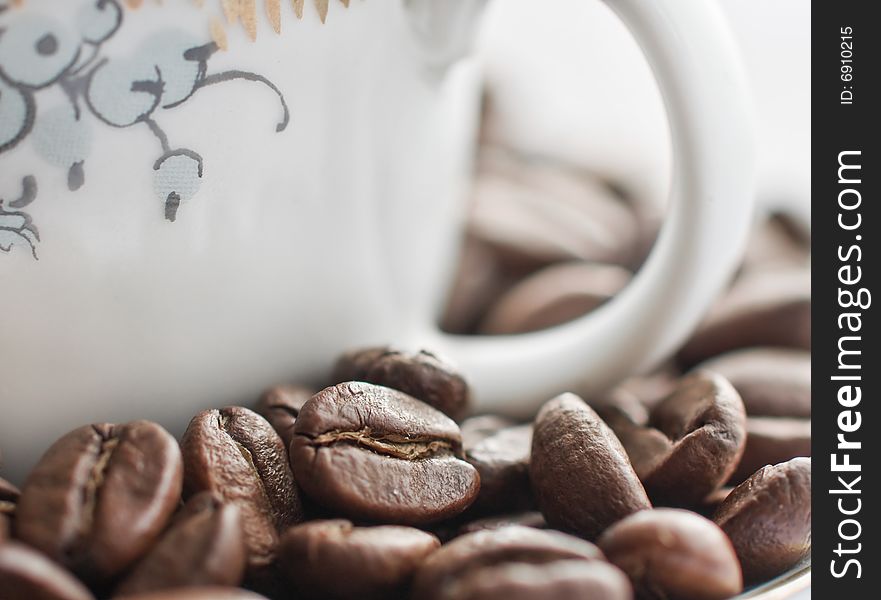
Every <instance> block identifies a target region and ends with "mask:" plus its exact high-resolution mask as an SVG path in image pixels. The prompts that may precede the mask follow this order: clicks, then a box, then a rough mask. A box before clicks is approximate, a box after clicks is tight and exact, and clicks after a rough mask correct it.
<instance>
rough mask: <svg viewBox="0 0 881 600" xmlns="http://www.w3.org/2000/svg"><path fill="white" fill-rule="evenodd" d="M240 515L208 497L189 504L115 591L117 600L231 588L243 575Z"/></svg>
mask: <svg viewBox="0 0 881 600" xmlns="http://www.w3.org/2000/svg"><path fill="white" fill-rule="evenodd" d="M245 560H246V554H245V544H244V540H243V539H242V524H241V520H240V518H239V510H238V508H237V507H236V506H235V505H233V504H223V503H222V502H221V501H220V500H219V499H218V498H217V497H216V496H214V495H213V494H212V493H211V492H200V493H198V494H196V495H195V496H193V497H192V498H190V500H189V501H188V502H187V503H186V505H185V506H184V507H183V509H182V510H181V511H180V513H179V514H178V515H177V517H176V518H175V520H174V523H173V524H172V526H171V527H170V528H169V529H168V530H167V531H166V532H165V533H164V534H163V535H162V538H160V540H159V542H157V544H156V545H155V546H154V547H153V548H152V549H151V550H150V552H149V553H148V554H147V556H145V557H144V559H143V560H141V561H140V562H139V563H138V564H137V566H136V567H135V568H134V570H133V571H132V572H131V573H130V574H129V575H128V576H127V577H126V578H125V580H124V581H123V582H122V584H120V585H119V587H117V589H116V595H117V596H132V595H135V594H139V593H144V592H152V591H156V590H165V589H173V588H178V587H198V586H215V585H216V586H236V585H239V584H240V583H241V581H242V577H243V575H244V572H245Z"/></svg>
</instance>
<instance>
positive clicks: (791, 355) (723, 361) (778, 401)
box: [700, 348, 811, 419]
mask: <svg viewBox="0 0 881 600" xmlns="http://www.w3.org/2000/svg"><path fill="white" fill-rule="evenodd" d="M700 368H702V369H707V370H709V371H713V372H714V373H718V374H719V375H722V376H723V377H725V379H727V380H728V381H730V382H731V385H733V386H734V389H736V390H737V393H738V394H740V397H741V399H742V400H743V406H744V408H746V414H747V415H749V416H751V417H801V418H804V419H810V418H811V353H810V352H808V351H806V350H793V349H789V348H748V349H746V350H738V351H736V352H729V353H728V354H723V355H721V356H718V357H716V358H714V359H711V360H708V361H706V362H704V363H702V364H701V367H700Z"/></svg>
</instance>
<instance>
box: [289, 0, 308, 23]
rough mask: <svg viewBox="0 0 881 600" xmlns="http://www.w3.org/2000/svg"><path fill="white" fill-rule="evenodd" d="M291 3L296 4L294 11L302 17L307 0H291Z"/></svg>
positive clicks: (299, 17)
mask: <svg viewBox="0 0 881 600" xmlns="http://www.w3.org/2000/svg"><path fill="white" fill-rule="evenodd" d="M291 3H292V4H293V5H294V12H295V13H296V14H297V18H298V19H302V18H303V5H304V4H305V3H306V0H291Z"/></svg>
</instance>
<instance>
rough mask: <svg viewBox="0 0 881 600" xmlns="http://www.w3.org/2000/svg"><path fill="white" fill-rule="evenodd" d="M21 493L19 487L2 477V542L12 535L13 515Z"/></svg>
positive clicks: (0, 522) (0, 501) (0, 515)
mask: <svg viewBox="0 0 881 600" xmlns="http://www.w3.org/2000/svg"><path fill="white" fill-rule="evenodd" d="M19 495H20V493H19V491H18V488H17V487H15V486H14V485H12V484H11V483H9V482H8V481H6V480H5V479H3V478H2V477H0V544H2V543H3V542H4V541H5V540H7V539H8V538H9V536H10V535H11V529H12V524H11V523H12V517H13V515H14V514H15V504H16V503H17V502H18V497H19Z"/></svg>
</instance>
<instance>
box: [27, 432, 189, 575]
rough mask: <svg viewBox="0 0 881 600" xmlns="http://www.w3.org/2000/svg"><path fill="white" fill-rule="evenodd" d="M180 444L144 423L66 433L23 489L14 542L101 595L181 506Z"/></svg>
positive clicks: (40, 463)
mask: <svg viewBox="0 0 881 600" xmlns="http://www.w3.org/2000/svg"><path fill="white" fill-rule="evenodd" d="M181 476H182V465H181V453H180V449H179V448H178V445H177V441H176V440H175V439H174V438H173V437H172V436H171V435H170V434H169V433H168V432H167V431H165V430H164V429H163V428H162V427H160V426H159V425H157V424H155V423H151V422H149V421H134V422H131V423H126V424H124V425H111V424H108V423H99V424H95V425H87V426H85V427H80V428H79V429H75V430H73V431H72V432H70V433H68V434H67V435H65V436H64V437H62V438H61V439H59V440H58V441H57V442H55V443H54V444H53V445H52V447H51V448H49V450H48V451H47V452H46V453H45V454H44V455H43V457H42V458H41V459H40V462H39V463H38V464H37V466H36V467H35V468H34V470H33V471H32V472H31V474H30V475H29V476H28V478H27V480H26V481H25V484H24V487H23V488H22V492H21V498H20V499H19V502H18V506H17V508H16V514H15V532H16V537H18V538H19V539H20V540H21V541H23V542H25V543H27V544H29V545H30V546H33V547H34V548H37V549H38V550H40V551H41V552H43V553H44V554H46V555H47V556H49V557H50V558H52V559H54V560H55V561H56V562H58V563H60V564H62V565H64V566H66V567H67V568H69V569H70V570H71V571H73V572H74V573H76V574H77V575H78V576H79V577H80V579H82V580H83V581H85V582H86V583H88V584H89V585H92V586H97V587H101V586H104V585H106V584H108V583H110V582H111V581H112V580H113V579H114V578H115V577H116V576H118V575H119V574H121V573H122V572H123V571H125V570H126V569H128V568H129V567H130V566H132V565H133V564H134V563H135V561H137V560H138V559H139V558H141V557H142V556H143V555H144V553H145V552H146V551H147V550H148V549H149V548H150V547H151V546H152V545H153V543H154V542H155V540H156V538H157V537H158V536H159V534H160V532H161V531H162V529H163V528H164V527H165V525H166V523H167V522H168V519H169V517H170V516H171V514H172V513H173V512H174V509H175V508H176V506H177V504H178V503H179V502H180V494H181Z"/></svg>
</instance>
